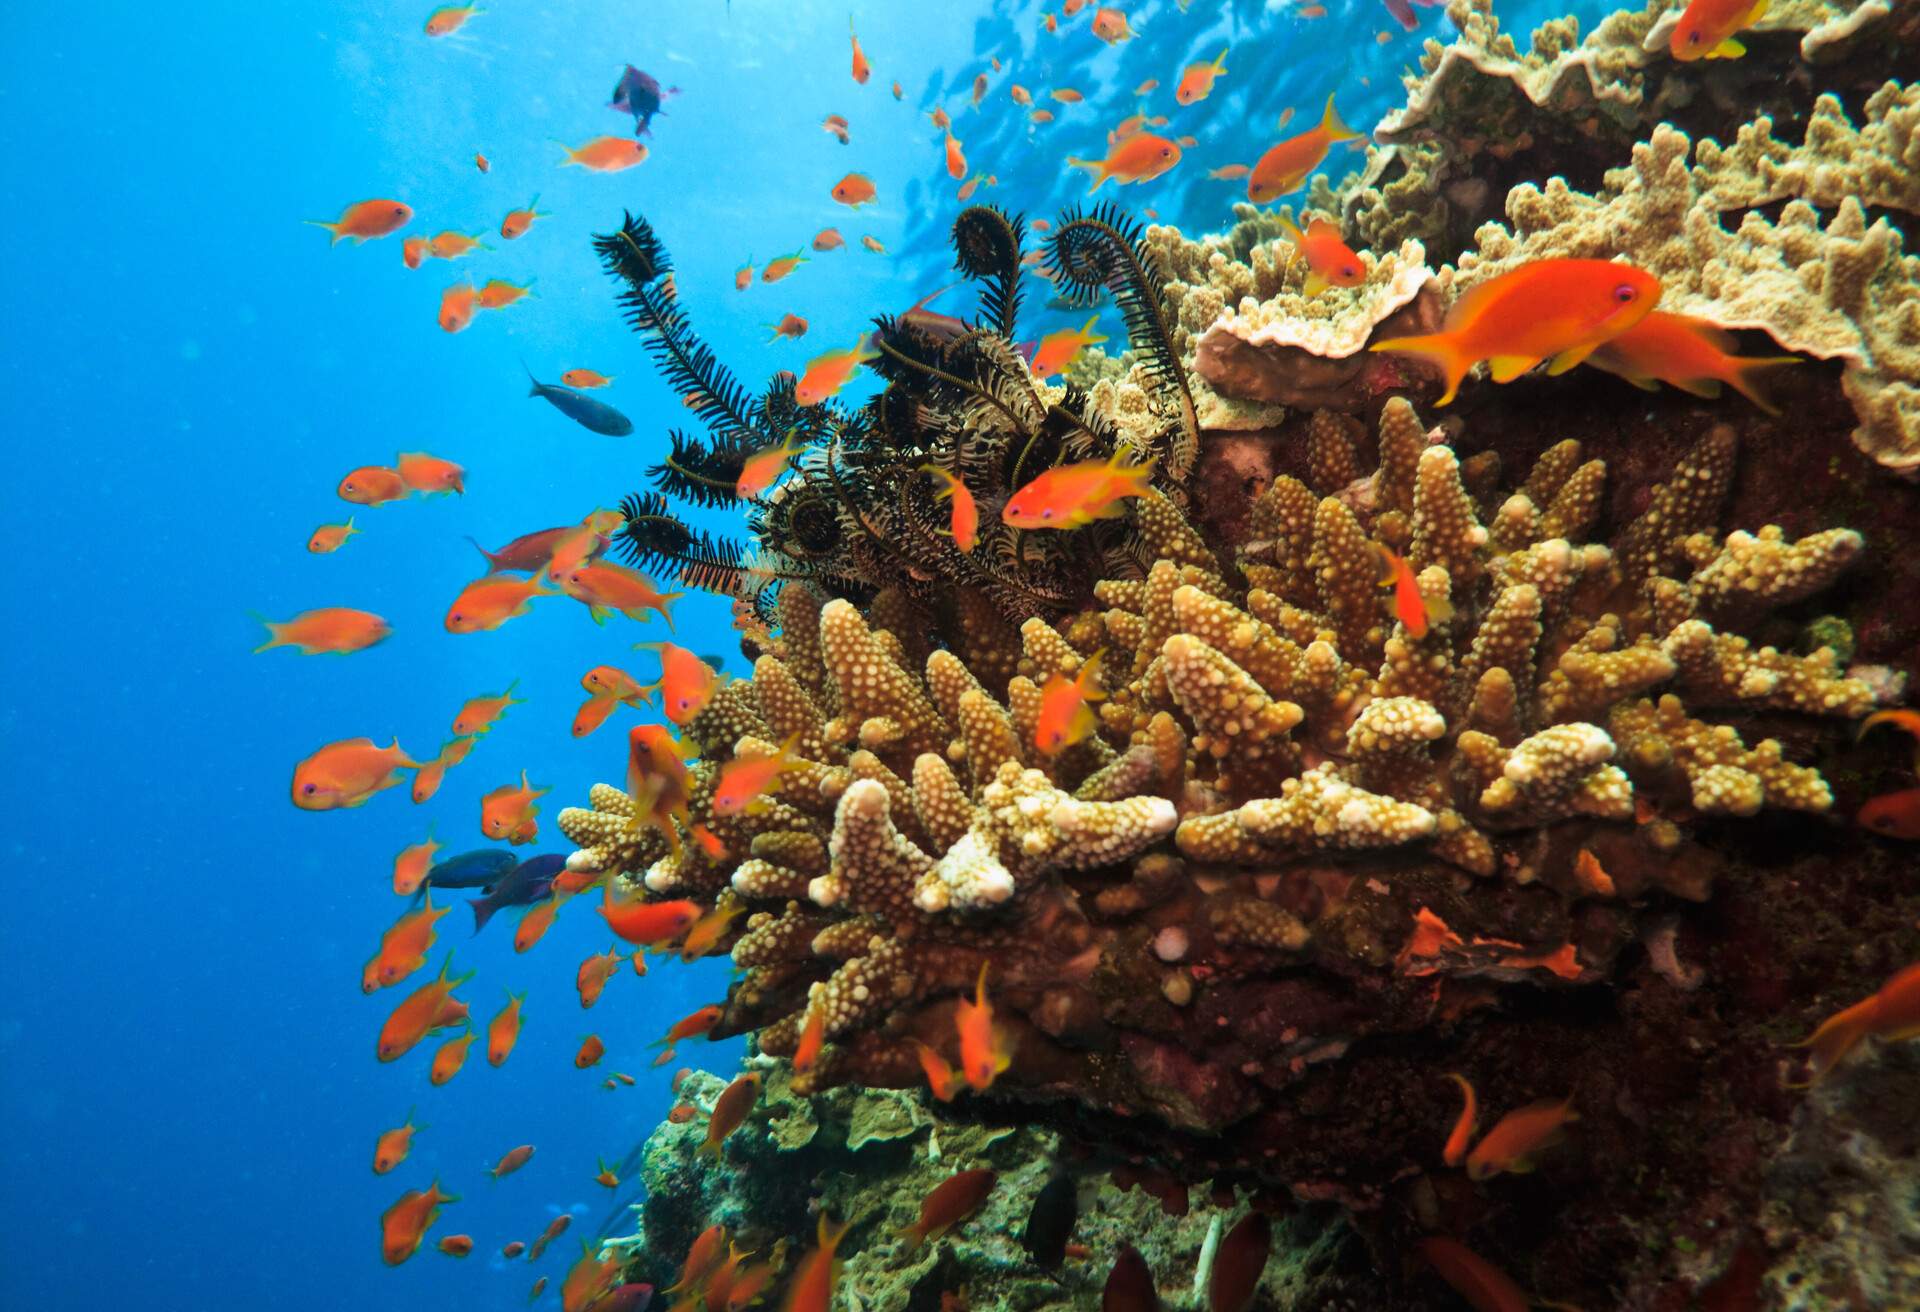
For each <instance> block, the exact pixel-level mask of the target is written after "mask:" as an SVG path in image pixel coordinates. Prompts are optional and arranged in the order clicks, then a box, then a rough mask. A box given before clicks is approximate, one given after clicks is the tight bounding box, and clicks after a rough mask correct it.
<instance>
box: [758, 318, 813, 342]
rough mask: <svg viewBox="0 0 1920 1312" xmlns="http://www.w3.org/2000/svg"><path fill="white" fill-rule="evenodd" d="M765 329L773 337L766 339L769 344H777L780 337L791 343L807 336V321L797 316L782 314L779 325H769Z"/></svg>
mask: <svg viewBox="0 0 1920 1312" xmlns="http://www.w3.org/2000/svg"><path fill="white" fill-rule="evenodd" d="M767 327H768V328H770V329H771V330H772V331H773V336H771V337H769V338H767V340H768V341H769V342H777V341H779V340H780V339H781V338H782V337H784V338H786V339H787V340H788V341H790V342H791V341H794V340H796V339H798V338H801V337H805V336H806V335H807V321H806V320H805V319H802V318H801V317H800V316H799V315H797V314H784V315H782V316H780V322H779V323H770V324H768V325H767Z"/></svg>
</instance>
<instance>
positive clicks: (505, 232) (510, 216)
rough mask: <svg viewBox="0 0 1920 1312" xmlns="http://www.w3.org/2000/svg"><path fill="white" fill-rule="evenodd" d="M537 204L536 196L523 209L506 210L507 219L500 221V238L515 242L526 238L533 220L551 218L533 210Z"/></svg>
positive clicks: (540, 211)
mask: <svg viewBox="0 0 1920 1312" xmlns="http://www.w3.org/2000/svg"><path fill="white" fill-rule="evenodd" d="M539 203H540V197H539V196H538V195H537V194H536V195H535V196H534V198H533V199H532V200H530V201H528V202H527V204H526V208H525V209H518V210H508V211H507V217H506V218H504V219H502V220H500V235H501V237H502V238H504V239H505V240H507V241H516V240H518V239H519V238H521V237H524V236H526V234H527V229H528V228H531V227H532V226H533V221H534V220H535V219H544V218H549V217H551V216H550V215H548V214H547V212H546V211H545V210H537V209H535V208H534V206H536V205H538V204H539Z"/></svg>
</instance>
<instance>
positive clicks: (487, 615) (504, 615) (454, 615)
mask: <svg viewBox="0 0 1920 1312" xmlns="http://www.w3.org/2000/svg"><path fill="white" fill-rule="evenodd" d="M552 595H553V594H552V591H551V589H549V588H547V587H545V586H543V585H542V583H541V581H540V578H539V576H538V575H535V576H534V577H532V578H527V579H515V578H504V577H501V576H500V575H495V574H490V575H488V576H487V577H486V578H481V579H475V580H474V581H473V582H471V583H469V584H467V586H466V587H464V588H462V589H460V595H459V596H457V597H455V598H454V599H453V604H452V605H451V606H449V607H447V618H446V627H447V632H448V633H481V632H486V631H488V630H492V629H497V628H499V627H500V626H501V625H502V624H505V623H506V622H507V621H508V620H510V619H514V618H516V617H518V616H521V615H525V614H526V613H527V611H528V609H529V608H530V607H531V606H532V603H533V599H534V598H535V597H547V596H552Z"/></svg>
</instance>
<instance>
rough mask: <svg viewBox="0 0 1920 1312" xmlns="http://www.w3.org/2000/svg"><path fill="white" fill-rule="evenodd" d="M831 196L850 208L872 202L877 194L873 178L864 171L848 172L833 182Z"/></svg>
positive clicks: (856, 207)
mask: <svg viewBox="0 0 1920 1312" xmlns="http://www.w3.org/2000/svg"><path fill="white" fill-rule="evenodd" d="M831 194H832V196H833V198H834V199H835V200H837V201H839V202H840V203H841V204H842V205H845V206H847V207H848V208H850V209H858V208H860V206H862V205H870V204H872V203H873V200H874V197H875V196H876V195H877V194H878V193H877V192H875V191H874V188H873V179H872V178H870V177H868V176H867V175H866V174H864V173H849V174H847V176H846V177H844V178H842V179H840V181H838V182H836V183H834V184H833V190H832V193H831Z"/></svg>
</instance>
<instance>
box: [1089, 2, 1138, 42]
mask: <svg viewBox="0 0 1920 1312" xmlns="http://www.w3.org/2000/svg"><path fill="white" fill-rule="evenodd" d="M1093 34H1094V35H1095V36H1097V37H1099V38H1100V39H1101V40H1102V41H1105V42H1106V43H1107V44H1108V45H1110V46H1111V45H1118V44H1119V43H1120V42H1122V41H1131V40H1133V38H1134V36H1135V32H1134V30H1133V29H1132V28H1131V27H1128V26H1127V16H1126V14H1124V13H1122V12H1121V11H1120V10H1118V9H1115V8H1113V7H1112V6H1111V5H1102V6H1101V7H1100V8H1098V9H1096V10H1094V11H1093Z"/></svg>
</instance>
